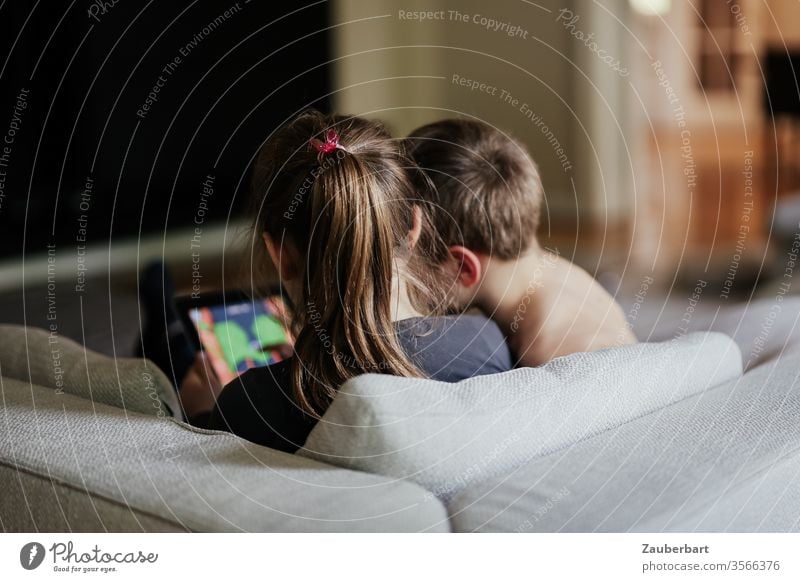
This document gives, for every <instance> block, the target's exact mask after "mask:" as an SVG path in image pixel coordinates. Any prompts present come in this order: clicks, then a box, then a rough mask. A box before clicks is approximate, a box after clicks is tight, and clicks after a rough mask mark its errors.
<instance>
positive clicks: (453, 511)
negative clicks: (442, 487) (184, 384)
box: [0, 298, 800, 532]
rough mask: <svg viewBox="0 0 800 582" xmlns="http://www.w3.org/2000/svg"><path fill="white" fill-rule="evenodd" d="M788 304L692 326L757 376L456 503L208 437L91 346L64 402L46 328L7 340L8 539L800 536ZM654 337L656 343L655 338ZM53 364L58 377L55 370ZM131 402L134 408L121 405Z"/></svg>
mask: <svg viewBox="0 0 800 582" xmlns="http://www.w3.org/2000/svg"><path fill="white" fill-rule="evenodd" d="M772 305H774V304H772V303H770V302H769V301H768V302H762V303H754V304H751V305H749V306H743V307H737V308H734V309H730V310H727V311H726V312H725V313H723V315H722V316H715V317H714V318H713V319H709V320H702V319H701V318H699V317H698V318H696V319H695V321H694V322H693V323H692V327H693V328H694V329H716V330H719V331H724V332H727V333H728V334H729V335H732V336H733V337H734V339H735V340H736V342H737V344H738V345H739V348H740V349H741V351H742V355H743V358H744V361H745V362H746V363H748V370H747V371H746V373H745V374H744V375H743V376H741V377H738V378H736V379H733V380H730V381H727V382H724V383H722V384H718V385H714V386H707V387H705V389H703V390H701V391H699V392H697V393H694V394H691V395H689V396H686V397H681V398H679V399H677V400H675V401H674V402H670V403H669V404H666V405H660V406H659V407H658V408H656V409H654V410H650V411H648V412H647V413H642V414H639V415H638V416H634V417H632V418H628V419H626V420H625V421H624V422H620V423H617V424H616V425H614V426H609V427H606V428H604V429H603V430H601V431H595V432H594V433H592V434H590V435H587V436H585V437H584V438H580V439H576V440H575V442H572V443H570V444H569V445H568V446H563V447H560V448H556V449H554V450H550V449H548V450H547V451H545V452H543V453H541V454H536V455H531V456H528V457H527V458H524V459H520V461H519V462H518V463H517V464H516V465H515V466H514V468H513V469H511V470H508V471H506V472H505V473H504V474H501V475H493V476H491V477H487V478H485V479H479V480H476V481H474V482H471V483H469V486H467V487H466V488H464V489H463V490H461V491H459V492H458V494H457V495H455V496H454V497H452V498H447V499H444V500H441V499H439V498H437V497H436V496H435V495H433V494H431V493H430V492H429V491H427V490H426V489H424V488H423V487H421V486H420V485H418V484H415V483H414V482H412V481H411V480H407V479H398V478H396V477H391V476H380V475H376V474H370V473H367V472H364V471H355V470H350V469H346V468H339V467H335V466H333V465H330V464H327V463H323V462H320V461H318V460H312V459H309V458H304V457H301V456H298V455H288V454H284V453H280V452H277V451H273V450H270V449H267V448H264V447H260V446H257V445H254V444H251V443H248V442H246V441H243V440H242V439H239V438H237V437H235V436H232V435H229V434H225V433H217V432H212V431H203V430H198V429H195V428H192V427H190V426H189V425H187V424H185V423H183V422H181V421H179V420H177V419H175V418H172V417H171V416H170V413H171V412H174V411H175V406H174V401H170V397H169V395H168V394H167V393H166V392H162V391H159V394H158V398H157V399H155V398H153V397H152V388H151V387H149V384H150V382H147V383H145V384H148V386H145V387H144V388H142V387H141V386H140V389H139V390H138V392H137V391H136V390H135V389H132V388H131V386H124V387H123V386H122V384H123V383H122V382H120V380H119V378H120V377H122V376H119V375H118V374H117V373H116V372H115V373H108V372H104V373H102V374H101V373H100V372H98V371H96V370H99V369H100V368H102V366H100V365H99V364H98V365H97V366H94V367H92V366H86V365H85V364H83V358H84V355H83V352H82V351H81V362H78V363H77V364H76V365H75V366H76V367H75V369H71V370H70V373H69V374H66V375H65V378H67V380H68V381H67V380H65V381H64V382H62V383H65V385H64V386H61V387H59V389H58V390H55V389H53V388H52V387H48V386H50V385H51V384H52V382H51V379H52V378H51V376H52V372H48V373H44V374H43V373H41V372H36V373H31V371H30V370H32V369H33V366H32V365H29V363H28V362H29V360H30V358H31V357H34V358H35V357H41V356H36V354H35V353H34V352H35V350H32V349H31V346H32V345H35V343H36V341H42V340H43V339H45V338H42V337H39V338H38V339H37V337H35V336H36V334H35V333H34V334H33V335H31V331H30V330H29V331H28V332H27V333H26V335H25V338H24V341H23V340H21V339H20V338H19V337H16V338H15V339H14V338H13V337H12V336H14V335H15V334H17V335H18V334H19V333H20V329H19V328H16V329H12V328H8V327H7V328H3V329H0V338H2V343H3V344H4V345H3V346H0V348H1V349H0V372H2V377H1V378H0V395H1V396H2V402H3V414H2V417H1V418H2V420H0V486H2V488H3V495H2V496H0V526H2V528H3V530H4V531H430V532H445V531H520V532H528V531H667V530H669V531H673V530H674V531H695V530H703V531H762V530H763V531H797V530H800V453H798V451H800V422H798V420H800V332H797V328H798V325H797V323H798V317H799V316H800V301H798V300H797V299H789V298H787V300H786V301H785V302H784V303H783V304H782V309H781V317H780V318H778V319H777V320H776V321H775V322H773V324H772V325H771V327H770V333H769V334H767V336H766V337H761V336H763V333H762V329H763V325H762V323H763V321H765V318H766V317H768V316H769V310H770V309H771V306H772ZM642 325H644V324H642ZM672 327H674V326H669V325H662V326H660V327H657V328H653V326H648V328H647V331H646V334H647V335H650V336H651V339H663V338H664V337H668V336H670V335H671V334H674V331H673V330H672V329H671V328H672ZM654 329H656V331H655V332H653V330H654ZM637 332H638V333H639V335H640V336H641V335H643V331H642V329H637ZM20 344H22V346H20ZM754 346H759V349H757V350H756V349H754ZM68 351H69V350H67V349H65V350H64V353H67V352H68ZM756 352H757V353H756ZM32 354H33V355H32ZM66 359H67V358H66V356H64V355H63V354H62V360H66ZM41 364H42V365H45V368H44V369H48V370H49V369H51V368H52V364H51V363H50V362H47V361H46V358H45V359H44V361H43V362H41ZM47 365H49V366H50V367H51V368H47V367H46V366H47ZM119 366H123V368H124V371H125V374H123V376H125V377H136V374H139V376H141V375H142V374H149V375H153V377H156V378H157V380H158V381H159V382H160V381H161V379H160V378H158V376H157V373H156V372H153V371H152V370H149V369H148V370H146V371H141V370H138V371H137V370H136V369H135V367H136V366H146V363H144V362H143V361H122V362H121V363H117V365H116V368H117V369H118V368H119ZM675 373H678V371H677V370H676V371H675ZM93 374H97V375H94V376H93ZM82 377H83V380H82V379H81V378H82ZM31 380H33V381H31ZM487 381H491V377H487ZM41 384H44V385H41ZM148 398H149V401H148ZM123 400H124V402H125V406H124V407H121V406H119V405H117V406H114V405H112V404H113V403H117V404H119V403H120V402H122V401H123ZM156 400H157V406H155V407H153V406H151V403H152V402H155V401H156ZM148 402H149V403H148ZM148 407H150V408H151V409H152V410H150V409H148ZM153 410H155V412H156V413H155V414H154V413H153Z"/></svg>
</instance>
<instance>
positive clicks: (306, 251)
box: [181, 111, 511, 452]
mask: <svg viewBox="0 0 800 582" xmlns="http://www.w3.org/2000/svg"><path fill="white" fill-rule="evenodd" d="M416 171H417V170H416V167H415V166H414V164H413V163H412V162H411V161H410V160H409V159H408V158H407V157H406V155H405V153H404V152H403V150H402V142H401V141H400V140H394V139H392V137H391V136H390V135H389V133H388V132H387V131H386V129H385V128H384V127H383V125H382V124H380V123H378V122H374V121H369V120H366V119H362V118H358V117H347V116H338V115H333V116H329V115H324V114H322V113H319V112H316V111H307V112H304V113H302V114H300V115H299V116H297V117H296V118H294V119H293V120H292V121H290V122H289V123H288V124H287V125H285V126H284V127H282V128H281V129H279V130H277V132H276V133H275V134H274V135H273V136H271V137H270V139H268V140H267V142H266V144H265V145H264V146H263V148H262V150H261V152H260V154H259V156H258V158H257V160H256V163H255V167H254V173H253V205H252V216H253V236H252V238H251V241H252V250H253V253H251V258H252V263H251V264H252V265H253V268H254V269H256V268H258V267H260V266H262V265H266V264H268V261H269V259H270V258H271V261H272V263H273V264H274V265H275V266H276V267H277V269H278V273H279V275H280V278H281V283H282V285H283V288H284V289H285V291H286V293H287V295H288V298H289V300H290V303H291V304H292V305H293V309H292V326H293V328H294V335H295V345H294V355H293V357H291V358H289V359H287V360H284V361H282V362H279V363H277V364H274V365H272V366H268V367H265V368H257V369H253V370H250V371H248V372H246V373H244V374H243V375H242V376H240V377H239V378H238V379H236V380H235V381H234V382H232V383H231V384H230V385H228V386H227V387H225V388H224V389H223V390H222V391H221V393H220V394H219V397H218V398H217V400H216V403H215V404H214V403H213V401H211V402H210V403H208V404H207V406H205V407H204V406H203V401H204V400H205V401H207V400H208V399H207V398H206V399H203V398H195V397H194V395H195V394H196V392H197V391H192V392H189V393H186V394H184V390H183V389H182V390H181V394H182V400H183V404H184V407H185V409H186V411H187V413H189V414H190V415H193V417H194V419H193V422H194V423H195V424H199V425H203V426H206V427H208V428H214V429H222V430H229V431H231V432H234V433H236V434H238V435H240V436H242V437H244V438H246V439H249V440H251V441H254V442H257V443H261V444H264V445H267V446H270V447H273V448H277V449H281V450H286V451H290V452H292V451H294V450H296V449H297V448H299V447H300V446H302V445H303V442H304V441H305V439H306V437H307V436H308V433H309V432H310V430H311V428H313V425H314V423H315V422H316V421H318V420H319V418H320V417H321V415H322V414H323V413H324V412H325V410H326V408H327V407H328V405H329V404H330V402H331V401H332V400H333V398H334V397H335V395H336V392H337V390H338V389H339V387H340V386H341V385H342V384H343V383H344V382H345V381H347V380H348V379H350V378H352V377H354V376H357V375H360V374H365V373H380V374H392V375H397V376H407V377H430V378H435V379H438V380H443V381H451V382H452V381H458V380H462V379H464V378H469V377H472V376H475V375H479V374H488V373H494V372H500V371H505V370H508V369H510V368H511V357H510V355H509V353H508V349H507V348H506V346H505V342H504V339H503V337H502V335H501V333H500V331H499V330H498V329H497V327H496V326H495V325H494V324H493V323H491V321H489V320H487V319H485V318H483V317H478V316H464V315H461V316H458V317H456V316H439V315H436V313H437V311H439V310H441V309H442V308H443V307H444V297H445V291H446V286H445V285H443V284H442V280H441V279H442V277H441V274H440V273H438V272H437V271H436V270H435V268H434V267H433V266H432V265H438V264H441V263H442V262H443V261H441V259H442V258H443V257H445V256H446V252H447V249H446V247H444V246H443V243H442V242H441V241H440V240H439V239H438V237H437V236H436V235H435V233H434V232H433V231H432V229H431V227H430V224H429V223H428V220H427V216H426V213H425V212H424V211H423V210H424V207H423V202H422V201H421V200H422V198H421V197H420V196H419V195H418V193H417V192H416V190H415V186H414V184H415V183H417V184H418V183H420V181H419V179H418V175H416V174H415V172H416ZM415 178H416V179H415ZM264 251H266V254H267V255H269V257H267V256H264ZM251 272H252V271H251ZM193 400H194V401H193ZM211 404H214V405H213V408H212V409H211V410H210V411H208V410H203V408H207V407H208V406H210V405H211Z"/></svg>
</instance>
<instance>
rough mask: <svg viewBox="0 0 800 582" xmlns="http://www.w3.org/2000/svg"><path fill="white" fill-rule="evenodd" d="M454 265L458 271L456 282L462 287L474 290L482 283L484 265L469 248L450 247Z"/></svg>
mask: <svg viewBox="0 0 800 582" xmlns="http://www.w3.org/2000/svg"><path fill="white" fill-rule="evenodd" d="M450 256H451V257H452V259H453V260H452V264H453V267H454V269H455V271H456V280H457V281H458V284H459V285H461V287H463V288H465V289H472V288H473V287H475V285H477V284H478V283H480V282H481V278H482V277H483V271H484V269H483V263H482V262H481V260H480V258H479V257H478V255H476V254H475V253H473V252H472V251H471V250H469V249H468V248H467V247H462V246H458V245H453V246H451V247H450Z"/></svg>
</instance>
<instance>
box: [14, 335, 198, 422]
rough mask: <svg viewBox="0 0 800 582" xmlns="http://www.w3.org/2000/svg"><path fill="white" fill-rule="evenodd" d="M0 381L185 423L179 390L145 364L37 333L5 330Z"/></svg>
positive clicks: (155, 369) (161, 373) (141, 360)
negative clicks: (110, 356) (72, 395)
mask: <svg viewBox="0 0 800 582" xmlns="http://www.w3.org/2000/svg"><path fill="white" fill-rule="evenodd" d="M0 375H2V376H4V377H6V378H14V379H16V380H21V381H23V382H29V383H31V384H36V385H38V386H43V387H48V388H52V389H53V390H55V391H56V392H58V393H66V394H74V395H75V396H80V397H81V398H85V399H87V400H90V401H92V402H99V403H102V404H108V405H109V406H116V407H118V408H122V409H124V410H129V411H131V412H138V413H139V414H147V415H151V416H162V417H163V416H174V417H176V418H178V419H182V418H183V415H182V412H181V408H180V404H179V403H178V397H177V394H176V393H175V388H174V387H173V386H172V384H171V383H170V381H169V380H168V379H167V377H166V376H165V375H164V373H163V372H161V370H159V369H158V367H157V366H156V365H155V364H153V363H152V362H150V361H149V360H144V359H141V358H109V357H108V356H105V355H103V354H98V353H97V352H93V351H92V350H88V349H86V348H84V347H83V346H82V345H80V344H78V343H76V342H74V341H72V340H71V339H69V338H65V337H63V336H60V335H58V334H52V335H51V334H50V332H48V331H46V330H44V329H39V328H35V327H29V328H25V327H23V326H20V325H0Z"/></svg>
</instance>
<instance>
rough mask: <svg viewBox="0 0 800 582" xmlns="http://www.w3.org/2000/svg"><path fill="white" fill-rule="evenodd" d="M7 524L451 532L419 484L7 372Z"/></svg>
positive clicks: (14, 527) (3, 508) (2, 451)
mask: <svg viewBox="0 0 800 582" xmlns="http://www.w3.org/2000/svg"><path fill="white" fill-rule="evenodd" d="M0 397H2V400H3V405H4V410H3V413H2V415H0V487H2V491H3V494H2V495H0V524H2V527H3V528H4V529H5V530H6V531H37V530H44V531H104V530H108V531H141V530H159V531H173V530H183V531H186V530H190V531H272V532H284V531H448V529H449V525H448V520H447V514H446V511H445V509H444V507H443V506H442V505H441V504H440V503H439V502H438V501H437V500H436V499H431V498H430V496H429V495H428V494H427V492H426V491H424V490H423V489H421V488H420V487H418V486H417V485H414V484H413V483H408V482H397V481H395V480H393V479H386V478H385V477H379V476H377V475H367V474H365V473H357V472H354V471H347V470H342V469H339V468H336V467H331V466H330V465H324V464H322V463H318V462H315V461H312V460H308V459H302V458H300V457H296V456H294V455H289V454H286V453H281V452H278V451H274V450H271V449H267V448H265V447H261V446H258V445H255V444H252V443H249V442H247V441H244V440H242V439H240V438H238V437H236V436H234V435H231V434H229V433H220V432H215V431H204V430H199V429H193V428H191V427H190V426H188V425H186V424H184V423H181V422H178V421H176V420H174V419H172V418H157V417H153V416H144V415H141V414H136V413H126V412H125V411H123V410H121V409H119V408H115V407H110V406H106V405H103V404H98V403H93V402H90V401H88V400H84V399H83V398H78V397H75V396H71V395H69V394H57V393H56V392H55V391H54V390H51V389H48V388H42V387H39V386H31V385H29V384H27V383H24V382H20V381H17V380H12V379H8V378H0Z"/></svg>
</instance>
